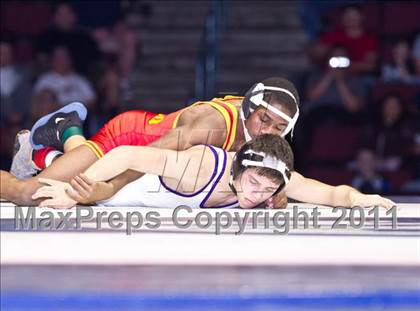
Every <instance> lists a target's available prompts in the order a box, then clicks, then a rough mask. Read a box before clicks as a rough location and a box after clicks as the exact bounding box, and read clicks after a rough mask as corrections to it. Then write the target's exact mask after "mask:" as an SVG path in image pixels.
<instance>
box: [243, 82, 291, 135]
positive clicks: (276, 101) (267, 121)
mask: <svg viewBox="0 0 420 311" xmlns="http://www.w3.org/2000/svg"><path fill="white" fill-rule="evenodd" d="M298 117H299V95H298V92H297V90H296V88H295V87H294V85H293V83H291V82H290V81H288V80H286V79H284V78H277V77H274V78H268V79H265V80H264V81H262V82H260V83H257V84H255V85H253V86H252V87H251V88H250V89H249V91H248V92H247V93H246V94H245V98H244V100H243V103H242V111H241V119H242V120H243V121H244V124H245V126H244V132H245V133H244V134H245V140H246V141H249V140H250V139H252V138H255V137H257V136H258V135H261V134H274V135H280V136H282V137H284V136H286V135H287V134H288V133H290V132H291V131H293V128H294V126H295V124H296V121H297V119H298Z"/></svg>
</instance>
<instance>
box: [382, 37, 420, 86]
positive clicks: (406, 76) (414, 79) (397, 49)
mask: <svg viewBox="0 0 420 311" xmlns="http://www.w3.org/2000/svg"><path fill="white" fill-rule="evenodd" d="M382 79H383V80H384V81H385V82H404V83H420V76H416V74H415V67H414V61H413V59H412V58H411V51H410V45H409V43H408V41H406V40H399V41H398V42H397V43H395V44H394V46H393V47H392V59H391V61H390V62H389V63H387V64H385V65H383V67H382Z"/></svg>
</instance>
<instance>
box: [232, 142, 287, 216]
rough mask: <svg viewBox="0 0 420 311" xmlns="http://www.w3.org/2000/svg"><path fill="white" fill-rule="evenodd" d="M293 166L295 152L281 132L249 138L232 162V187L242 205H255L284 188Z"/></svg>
mask: <svg viewBox="0 0 420 311" xmlns="http://www.w3.org/2000/svg"><path fill="white" fill-rule="evenodd" d="M292 170H293V152H292V149H291V148H290V145H289V144H288V143H287V141H286V140H285V139H284V138H282V137H281V136H279V135H273V134H264V135H260V136H258V137H257V138H255V139H253V140H252V141H250V142H247V143H246V144H245V145H244V146H242V148H241V149H240V150H239V151H238V152H237V153H236V155H235V159H234V160H233V162H232V169H231V183H230V184H231V187H232V189H233V190H234V192H236V195H237V198H238V201H239V204H240V206H241V207H242V208H252V207H255V206H257V205H259V204H261V203H263V202H264V201H266V200H267V199H269V198H270V197H271V196H273V195H274V194H276V193H277V192H278V191H280V190H282V189H283V188H284V186H285V185H286V184H287V182H288V181H289V180H290V177H291V171H292Z"/></svg>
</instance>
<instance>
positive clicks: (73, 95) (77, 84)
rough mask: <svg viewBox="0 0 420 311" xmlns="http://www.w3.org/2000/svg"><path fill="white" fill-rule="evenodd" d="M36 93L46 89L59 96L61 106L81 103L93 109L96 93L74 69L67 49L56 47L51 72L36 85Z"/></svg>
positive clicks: (43, 76)
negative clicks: (73, 102)
mask: <svg viewBox="0 0 420 311" xmlns="http://www.w3.org/2000/svg"><path fill="white" fill-rule="evenodd" d="M34 89H35V93H36V94H38V93H39V92H40V91H42V90H44V89H49V90H52V91H53V92H55V93H56V94H57V97H58V102H59V104H60V105H65V104H68V103H69V102H72V101H81V102H83V103H84V104H85V105H86V106H87V107H89V108H92V107H93V104H94V101H95V93H94V91H93V88H92V86H91V85H90V83H89V81H88V80H86V79H85V78H84V77H83V76H81V75H79V74H77V73H76V72H75V71H74V69H73V64H72V59H71V57H70V53H69V51H68V50H67V48H65V47H56V48H55V49H54V50H53V52H52V56H51V70H50V71H49V72H47V73H45V74H43V75H41V76H40V77H39V79H38V81H37V82H36V84H35V88H34Z"/></svg>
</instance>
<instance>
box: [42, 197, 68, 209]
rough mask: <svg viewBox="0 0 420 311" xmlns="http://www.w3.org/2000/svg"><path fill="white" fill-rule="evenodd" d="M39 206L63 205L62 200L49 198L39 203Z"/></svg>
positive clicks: (58, 206)
mask: <svg viewBox="0 0 420 311" xmlns="http://www.w3.org/2000/svg"><path fill="white" fill-rule="evenodd" d="M38 206H39V207H52V208H60V207H61V206H62V205H61V202H60V200H57V199H48V200H44V201H42V202H41V203H39V205H38Z"/></svg>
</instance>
